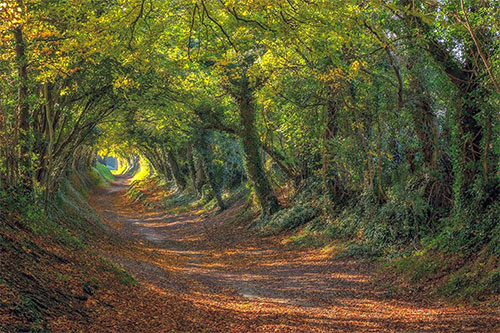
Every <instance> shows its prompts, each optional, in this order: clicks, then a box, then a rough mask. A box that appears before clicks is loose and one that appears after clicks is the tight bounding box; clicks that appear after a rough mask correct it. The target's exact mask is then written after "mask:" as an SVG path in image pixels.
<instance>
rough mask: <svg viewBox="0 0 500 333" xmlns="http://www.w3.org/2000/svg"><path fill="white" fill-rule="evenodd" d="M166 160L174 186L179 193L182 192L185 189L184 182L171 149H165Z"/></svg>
mask: <svg viewBox="0 0 500 333" xmlns="http://www.w3.org/2000/svg"><path fill="white" fill-rule="evenodd" d="M167 159H168V164H169V165H170V171H172V175H173V176H174V180H175V184H176V185H177V187H178V188H179V190H180V191H184V189H185V188H186V180H185V179H184V176H183V175H182V173H181V169H180V168H179V164H178V163H177V159H176V158H175V155H174V153H173V151H172V150H171V149H167Z"/></svg>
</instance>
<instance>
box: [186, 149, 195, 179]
mask: <svg viewBox="0 0 500 333" xmlns="http://www.w3.org/2000/svg"><path fill="white" fill-rule="evenodd" d="M186 157H187V164H188V168H189V175H190V176H191V182H192V184H193V186H196V168H195V165H194V158H193V146H192V145H191V143H190V142H187V143H186Z"/></svg>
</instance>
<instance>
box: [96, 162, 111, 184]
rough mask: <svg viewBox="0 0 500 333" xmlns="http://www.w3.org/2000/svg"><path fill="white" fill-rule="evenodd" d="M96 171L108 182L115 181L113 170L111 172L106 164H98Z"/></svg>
mask: <svg viewBox="0 0 500 333" xmlns="http://www.w3.org/2000/svg"><path fill="white" fill-rule="evenodd" d="M95 169H96V170H97V172H98V173H99V175H100V176H101V177H102V178H103V179H104V180H105V181H106V182H113V181H115V176H114V175H113V174H112V173H111V170H109V169H108V167H107V166H105V165H104V164H102V163H97V164H96V166H95Z"/></svg>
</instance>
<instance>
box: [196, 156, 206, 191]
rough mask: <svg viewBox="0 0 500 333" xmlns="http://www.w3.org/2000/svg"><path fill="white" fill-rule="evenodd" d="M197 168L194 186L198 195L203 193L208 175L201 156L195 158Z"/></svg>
mask: <svg viewBox="0 0 500 333" xmlns="http://www.w3.org/2000/svg"><path fill="white" fill-rule="evenodd" d="M195 168H196V179H195V182H194V188H195V189H196V192H197V193H198V195H200V196H201V195H202V194H203V193H202V188H203V185H205V181H206V176H205V168H204V166H203V161H202V159H201V157H199V156H197V158H195Z"/></svg>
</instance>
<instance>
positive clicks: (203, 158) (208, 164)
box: [196, 130, 226, 210]
mask: <svg viewBox="0 0 500 333" xmlns="http://www.w3.org/2000/svg"><path fill="white" fill-rule="evenodd" d="M196 150H197V152H198V154H199V156H200V159H199V160H200V162H201V164H202V167H203V170H204V174H205V175H206V177H207V180H208V184H209V185H210V188H211V190H212V193H213V195H214V197H215V200H217V205H218V206H219V208H220V210H224V209H226V205H225V204H224V201H223V200H222V188H221V186H220V184H219V183H218V182H217V178H216V176H215V165H214V163H213V160H214V156H213V151H212V145H211V144H210V135H209V134H208V133H207V131H206V130H201V134H200V136H199V137H198V140H197V144H196ZM200 190H201V188H200Z"/></svg>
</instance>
